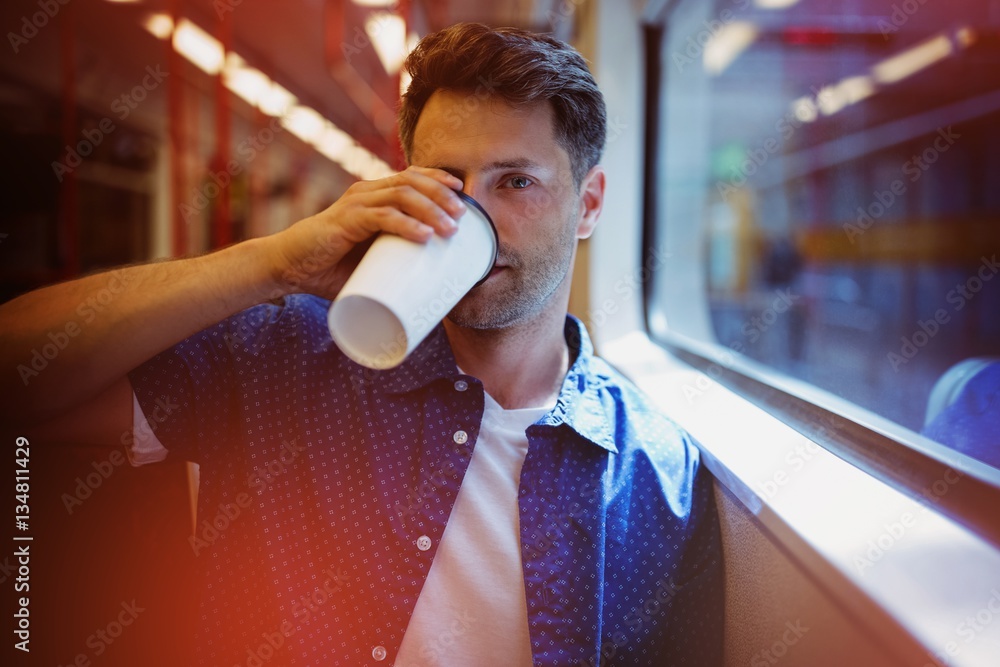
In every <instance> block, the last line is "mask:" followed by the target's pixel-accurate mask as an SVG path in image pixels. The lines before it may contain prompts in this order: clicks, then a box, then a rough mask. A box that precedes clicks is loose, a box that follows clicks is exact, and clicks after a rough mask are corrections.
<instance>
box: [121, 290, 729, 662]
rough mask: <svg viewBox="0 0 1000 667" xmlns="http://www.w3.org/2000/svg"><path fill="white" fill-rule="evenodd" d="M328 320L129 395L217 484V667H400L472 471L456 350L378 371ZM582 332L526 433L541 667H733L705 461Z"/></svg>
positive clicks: (218, 330) (225, 352)
mask: <svg viewBox="0 0 1000 667" xmlns="http://www.w3.org/2000/svg"><path fill="white" fill-rule="evenodd" d="M328 307H329V302H327V301H324V300H322V299H319V298H316V297H312V296H293V297H289V298H287V299H285V301H284V302H283V303H282V304H281V305H271V304H267V305H262V306H258V307H255V308H251V309H249V310H247V311H244V312H242V313H239V314H237V315H235V316H233V317H231V318H229V319H227V320H224V321H223V322H220V323H219V324H217V325H215V326H213V327H210V328H209V329H206V330H205V331H203V332H201V333H199V334H197V335H195V336H192V337H191V338H189V339H187V340H185V341H183V342H181V343H179V344H178V345H176V346H175V347H173V348H171V349H169V350H167V351H165V352H163V353H162V354H160V355H158V356H157V357H155V358H153V359H152V360H150V361H149V362H147V363H145V364H144V365H142V366H140V367H139V368H137V369H135V370H134V371H133V372H132V373H131V374H130V379H131V381H132V385H133V389H134V391H135V393H136V396H137V397H138V400H139V402H140V404H141V405H142V406H143V410H144V411H145V412H146V413H147V414H149V412H150V411H151V410H153V409H155V406H156V405H158V404H159V405H164V404H167V405H172V406H176V407H175V408H174V409H172V410H171V411H170V413H169V414H168V415H167V416H166V417H165V418H164V419H163V420H162V421H159V422H157V423H156V424H154V425H153V427H154V428H155V429H156V431H155V434H156V436H157V438H158V439H159V440H160V441H161V442H162V443H163V444H164V445H165V446H166V447H167V449H168V450H169V451H170V453H171V456H181V457H184V458H187V459H189V460H194V461H197V462H199V463H200V464H201V488H200V493H199V501H198V527H197V531H196V534H195V535H194V536H193V537H192V538H191V548H192V549H193V550H194V552H195V554H197V556H198V561H199V563H200V565H201V568H200V570H201V576H202V577H203V580H202V581H200V586H201V591H202V594H203V597H202V600H201V604H200V613H201V619H200V622H199V623H198V628H199V637H198V639H197V643H198V646H199V647H200V648H199V656H198V659H199V660H200V661H201V662H202V663H203V664H206V665H212V666H225V667H229V666H231V665H232V666H235V665H245V666H247V667H252V666H254V665H257V666H258V667H260V666H262V665H263V666H268V667H270V666H272V665H285V664H288V665H351V666H355V667H356V666H358V665H373V666H375V665H384V664H392V662H393V660H394V659H395V655H396V652H397V650H398V649H399V646H400V643H401V641H402V638H403V633H404V632H405V630H406V627H407V623H408V621H409V618H410V614H411V613H412V611H413V608H414V605H415V603H416V600H417V596H418V595H419V594H420V589H421V587H422V585H423V583H424V580H425V578H426V576H427V573H428V569H429V568H430V564H431V561H432V560H433V558H434V554H435V552H436V549H437V545H438V544H439V542H440V540H441V537H442V534H443V532H444V528H445V525H446V523H447V521H448V517H449V514H450V512H451V508H452V506H453V504H454V502H455V498H456V495H457V493H458V490H459V487H460V486H461V484H462V479H463V476H464V474H465V471H466V468H467V466H468V465H469V461H470V458H471V454H472V450H473V448H474V447H475V444H476V440H477V437H478V434H479V428H480V423H481V420H482V416H483V406H484V392H483V385H482V383H481V382H480V381H479V380H477V379H476V378H474V377H471V376H468V375H463V374H460V373H459V372H458V370H457V367H456V364H455V359H454V356H453V354H452V351H451V348H450V346H449V344H448V339H447V336H446V335H445V332H444V329H443V328H442V327H441V326H440V325H439V326H438V327H437V328H436V329H435V330H434V332H432V334H431V335H430V336H429V337H428V339H427V340H425V341H424V342H423V343H422V344H421V345H420V346H419V347H418V348H417V349H416V350H415V351H414V352H413V354H412V355H411V356H410V357H409V358H408V359H407V360H406V361H405V362H404V363H403V364H401V365H400V366H398V367H396V368H394V369H391V370H388V371H371V370H368V369H364V368H362V367H360V366H358V365H357V364H355V363H353V362H351V361H350V360H349V359H347V358H346V357H345V356H344V355H343V354H342V353H341V352H340V351H339V350H338V349H337V348H336V347H335V346H334V344H333V342H332V341H331V339H330V335H329V332H328V331H327V327H326V311H327V309H328ZM565 333H566V340H567V342H568V344H569V347H570V354H571V357H570V358H571V359H572V364H571V367H570V369H569V372H568V374H567V375H566V378H565V380H564V382H563V384H562V388H561V390H560V393H559V397H558V400H557V402H556V405H555V407H554V408H553V409H552V410H551V411H550V412H548V413H547V414H546V415H544V416H543V417H542V418H540V419H539V420H538V421H537V422H536V423H535V424H534V425H532V426H530V427H529V428H528V430H527V436H528V453H527V455H526V458H525V460H524V464H523V467H522V471H521V478H520V485H519V491H518V499H519V500H518V512H519V519H520V543H521V546H520V548H521V561H522V568H523V574H524V586H525V594H526V599H527V615H528V629H529V633H530V638H531V650H532V655H533V659H534V664H535V665H577V664H579V665H611V664H614V665H697V666H699V667H706V666H712V665H717V664H721V653H722V576H721V573H722V560H721V550H720V546H719V529H718V520H717V517H716V514H715V506H714V501H713V496H712V487H711V481H710V477H709V475H708V473H707V471H705V470H704V469H703V468H702V467H701V466H700V462H699V453H698V450H697V449H696V448H695V446H694V445H693V443H692V441H691V440H690V438H689V437H688V436H687V435H686V434H685V433H684V432H683V431H682V430H680V429H679V428H678V427H677V426H676V425H675V424H674V423H673V422H671V421H670V420H669V419H667V418H666V417H664V416H663V415H662V414H660V413H659V412H657V411H656V410H655V409H654V408H653V407H652V406H651V405H650V403H649V402H648V399H646V398H645V397H644V396H643V395H642V394H641V393H640V392H639V391H638V390H637V389H636V388H635V387H634V386H633V385H632V384H631V383H629V382H628V381H627V380H626V379H624V378H623V377H622V376H620V375H619V374H618V373H617V372H616V371H614V370H613V369H611V368H610V367H609V366H608V365H607V364H606V363H605V362H603V361H602V360H600V359H598V358H597V357H595V356H593V351H592V346H591V343H590V340H589V338H588V337H587V333H586V331H585V329H584V328H583V326H582V324H581V323H580V322H579V321H578V320H576V319H575V318H572V317H567V321H566V328H565ZM472 631H474V630H472ZM502 663H503V660H502V656H498V657H497V663H496V664H502Z"/></svg>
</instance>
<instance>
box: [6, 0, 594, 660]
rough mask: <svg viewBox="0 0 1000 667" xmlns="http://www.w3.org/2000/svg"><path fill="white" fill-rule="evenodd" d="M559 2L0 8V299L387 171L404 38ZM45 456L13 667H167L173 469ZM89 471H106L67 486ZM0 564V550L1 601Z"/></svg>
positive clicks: (186, 615)
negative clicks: (125, 619) (121, 617)
mask: <svg viewBox="0 0 1000 667" xmlns="http://www.w3.org/2000/svg"><path fill="white" fill-rule="evenodd" d="M561 4H562V5H563V6H562V7H561V8H560V6H559V5H560V2H557V0H538V1H534V0H503V1H500V2H476V1H473V0H447V1H440V0H403V1H401V2H391V1H390V2H386V1H384V0H383V1H378V0H357V1H356V2H354V1H349V0H296V1H289V2H286V1H281V2H277V1H273V0H141V1H119V2H112V1H107V0H61V1H60V0H28V1H22V0H17V1H14V2H4V3H2V6H0V26H2V28H3V33H4V35H5V37H4V42H5V43H4V45H3V47H2V48H0V155H3V156H4V159H3V162H2V164H0V173H2V178H0V199H2V201H4V202H5V205H4V206H3V210H2V212H0V258H2V261H0V301H5V300H8V299H10V298H13V297H14V296H16V295H18V294H20V293H23V292H25V291H28V290H30V289H34V288H36V287H39V286H42V285H45V284H49V283H52V282H56V281H59V280H64V279H68V278H72V277H74V276H78V275H81V274H85V273H89V272H93V271H96V270H99V269H102V268H107V267H113V266H119V265H122V264H127V263H133V262H143V261H148V260H151V259H158V258H165V257H172V256H179V255H185V254H196V253H201V252H205V251H208V250H211V249H214V248H218V247H221V246H224V245H227V244H229V243H233V242H237V241H240V240H242V239H246V238H249V237H251V236H259V235H264V234H269V233H272V232H275V231H278V230H280V229H282V228H284V227H286V226H288V225H289V224H291V223H293V222H294V221H296V220H298V219H301V218H302V217H305V216H307V215H311V214H313V213H315V212H317V211H319V210H321V209H323V208H325V207H326V206H328V205H329V204H331V203H332V202H333V201H334V200H336V199H337V198H338V197H339V196H340V194H341V193H342V192H343V191H344V189H345V188H346V187H347V186H348V185H350V183H352V182H353V181H354V180H356V179H370V178H377V177H380V176H383V175H386V174H389V173H391V172H393V171H396V170H399V169H401V168H403V166H404V165H403V159H402V153H401V151H400V147H399V141H398V138H397V134H396V122H395V114H396V108H397V103H398V98H399V91H400V89H401V87H403V86H405V85H406V81H405V80H403V79H402V77H401V76H400V65H401V63H402V60H403V58H404V57H405V55H406V53H407V52H408V51H409V50H410V49H411V48H412V47H413V45H414V44H415V43H416V41H417V39H418V38H419V36H421V35H424V34H427V33H428V32H430V31H433V30H436V29H439V28H443V27H445V26H447V25H451V24H452V23H455V22H459V21H481V22H486V23H489V24H492V25H513V26H520V27H525V28H534V29H540V30H546V31H553V32H554V33H555V34H557V35H559V36H561V37H563V38H564V39H574V30H575V26H576V24H577V21H578V20H579V17H580V16H582V15H583V14H582V13H579V12H578V11H577V9H578V7H579V6H582V5H584V4H588V3H586V2H582V1H581V2H568V3H566V2H563V3H561ZM100 307H101V304H100V303H94V304H89V305H88V306H87V307H86V309H85V310H86V311H87V312H81V313H80V315H81V320H80V323H81V324H83V325H85V324H86V322H87V318H88V317H89V318H93V317H96V316H99V314H100ZM62 444H64V445H65V446H56V445H51V446H50V445H49V444H48V443H46V444H45V446H36V447H35V448H34V450H33V451H32V456H33V460H32V463H33V466H32V468H33V476H32V489H33V492H34V493H33V500H32V507H33V513H34V514H35V520H34V522H33V524H32V526H33V531H34V532H35V534H36V536H37V537H36V539H37V540H38V541H36V542H35V548H36V556H35V559H34V562H33V577H34V582H36V584H35V587H34V589H33V590H32V598H31V599H32V607H31V609H32V613H33V614H35V617H34V625H33V628H34V630H33V632H34V634H33V641H32V644H31V648H32V653H31V655H30V656H24V655H21V654H14V655H13V659H16V660H18V662H17V663H16V664H39V665H40V664H49V665H54V664H59V665H63V664H67V665H68V664H73V663H74V660H76V659H77V657H78V656H81V655H82V656H83V657H84V658H85V659H86V660H92V661H93V663H94V664H101V665H140V664H142V665H184V664H188V663H189V662H190V658H189V655H190V653H189V652H190V650H191V646H190V637H191V634H192V633H191V630H192V628H193V627H194V625H193V624H195V623H197V622H198V619H197V617H196V611H197V606H196V599H197V598H196V594H197V586H198V584H197V582H196V580H195V578H194V573H195V565H196V559H197V557H196V555H195V552H196V549H194V548H192V546H191V544H190V543H189V539H188V538H189V536H190V534H191V530H192V520H193V517H192V513H191V510H190V508H189V503H188V487H189V484H188V468H187V466H186V465H185V464H184V462H176V463H169V462H168V463H166V464H163V465H158V466H150V467H147V468H139V469H132V468H130V466H129V465H128V463H125V464H124V465H114V464H108V460H109V452H108V451H107V450H104V449H101V448H97V447H89V446H88V445H87V443H62ZM4 465H5V466H6V464H4ZM108 465H110V466H111V467H110V468H108V467H107V466H108ZM95 466H96V467H95ZM98 468H100V469H102V470H108V469H110V470H113V472H112V473H111V474H110V475H109V476H107V477H106V478H104V477H88V475H94V474H95V473H96V474H98V475H100V473H99V472H97V470H98ZM9 560H10V559H9V558H8V563H7V565H8V566H9ZM15 568H16V561H15ZM11 572H12V571H10V570H5V569H4V563H3V559H2V558H0V580H2V586H3V590H4V594H3V596H2V603H0V604H2V605H3V609H4V610H7V609H8V608H9V607H10V608H12V605H13V601H14V595H13V593H12V591H10V590H8V588H7V587H8V586H12V585H13V575H12V574H11ZM8 593H10V594H8ZM133 600H135V601H136V603H137V605H138V606H139V607H140V608H143V609H144V610H145V611H143V612H142V613H141V614H140V615H139V617H138V618H137V619H135V622H134V623H133V624H132V625H130V626H128V627H125V628H124V630H123V631H122V632H121V633H120V634H119V636H117V637H111V638H112V639H113V640H114V641H113V643H107V642H106V640H105V639H103V638H102V636H101V635H100V634H98V631H100V630H106V629H107V627H108V625H109V624H112V623H114V622H115V621H116V619H117V618H118V614H119V612H121V610H122V607H121V604H122V602H127V603H129V602H131V601H133ZM4 617H5V618H10V617H9V616H8V615H7V614H6V613H5V614H4ZM3 627H4V628H6V627H7V623H4V624H3ZM112 630H113V631H115V630H121V628H114V627H112ZM6 634H7V633H6V632H5V635H6ZM106 636H107V635H106ZM9 649H10V644H9V643H8V642H6V641H5V643H4V651H5V652H6V651H9ZM26 658H27V660H28V662H24V660H25V659H26ZM7 664H10V663H7Z"/></svg>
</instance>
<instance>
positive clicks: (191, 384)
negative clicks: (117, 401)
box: [129, 318, 234, 461]
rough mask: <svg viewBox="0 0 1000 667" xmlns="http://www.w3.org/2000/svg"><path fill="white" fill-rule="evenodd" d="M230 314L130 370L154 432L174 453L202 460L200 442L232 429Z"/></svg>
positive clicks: (142, 408)
mask: <svg viewBox="0 0 1000 667" xmlns="http://www.w3.org/2000/svg"><path fill="white" fill-rule="evenodd" d="M231 320H232V318H231V319H230V320H225V321H223V322H220V323H218V324H216V325H215V326H212V327H209V328H208V329H205V330H204V331H201V332H199V333H197V334H195V335H193V336H191V337H190V338H188V339H186V340H183V341H181V342H180V343H178V344H177V345H175V346H173V347H172V348H169V349H167V350H164V351H163V352H161V353H160V354H158V355H156V356H155V357H153V358H152V359H150V360H149V361H147V362H145V363H144V364H142V365H140V366H139V367H137V368H136V369H134V370H133V371H132V372H131V373H129V380H130V381H131V383H132V389H133V391H134V392H135V396H136V398H137V400H138V402H139V406H140V409H141V410H142V412H143V414H144V416H145V418H146V420H147V423H148V424H149V428H148V431H149V433H150V434H151V435H153V436H155V437H156V439H157V440H158V441H159V442H160V443H162V445H163V447H164V448H165V449H166V450H168V451H169V452H170V454H171V456H181V457H183V458H185V459H187V460H189V461H200V456H199V445H200V443H203V442H207V441H209V440H211V439H215V440H219V439H222V438H225V437H227V434H228V433H230V431H229V429H228V428H227V427H228V425H229V424H230V423H231V419H232V418H233V416H234V415H233V410H232V407H231V406H232V401H233V396H234V394H233V386H234V377H233V372H232V360H231V357H230V349H227V347H231V345H232V337H231V336H230V333H229V332H230V331H231ZM133 440H134V436H133ZM133 445H134V443H133Z"/></svg>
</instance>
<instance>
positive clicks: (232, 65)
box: [222, 53, 271, 107]
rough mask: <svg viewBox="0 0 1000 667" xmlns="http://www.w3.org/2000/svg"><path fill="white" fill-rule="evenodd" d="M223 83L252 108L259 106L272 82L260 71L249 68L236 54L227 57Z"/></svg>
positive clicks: (223, 71)
mask: <svg viewBox="0 0 1000 667" xmlns="http://www.w3.org/2000/svg"><path fill="white" fill-rule="evenodd" d="M222 82H223V83H224V84H225V86H226V88H228V89H229V90H231V91H233V93H235V94H236V95H237V96H238V97H240V98H241V99H243V101H245V102H246V103H247V104H249V105H250V106H254V107H255V106H258V105H259V104H260V103H261V100H262V99H264V97H265V96H266V95H267V94H268V92H269V91H270V89H271V80H270V79H269V78H268V77H267V75H266V74H264V73H263V72H261V71H260V70H259V69H256V68H253V67H248V66H247V64H246V61H245V60H243V58H241V57H239V56H238V55H236V54H235V53H229V54H227V56H226V66H225V68H224V69H223V70H222Z"/></svg>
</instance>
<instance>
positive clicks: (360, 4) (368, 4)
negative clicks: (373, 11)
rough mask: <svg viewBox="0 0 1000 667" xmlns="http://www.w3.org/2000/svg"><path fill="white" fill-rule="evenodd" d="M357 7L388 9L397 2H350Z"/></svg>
mask: <svg viewBox="0 0 1000 667" xmlns="http://www.w3.org/2000/svg"><path fill="white" fill-rule="evenodd" d="M351 1H352V2H353V3H354V4H356V5H357V6H358V7H380V8H388V7H392V6H394V5H395V4H396V2H398V0H351Z"/></svg>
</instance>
